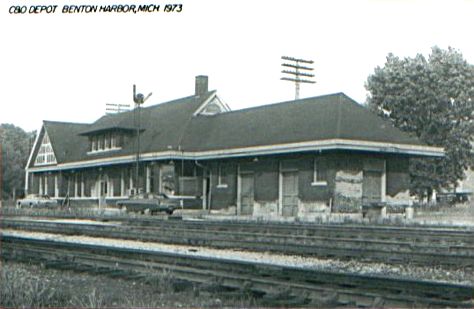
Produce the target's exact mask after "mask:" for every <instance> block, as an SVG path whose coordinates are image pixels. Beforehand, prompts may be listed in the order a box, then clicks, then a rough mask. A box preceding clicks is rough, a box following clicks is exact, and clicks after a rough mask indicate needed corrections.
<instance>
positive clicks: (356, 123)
mask: <svg viewBox="0 0 474 309" xmlns="http://www.w3.org/2000/svg"><path fill="white" fill-rule="evenodd" d="M327 139H350V140H359V141H372V142H385V143H399V144H411V145H421V144H422V143H421V142H420V141H419V140H418V139H416V138H414V137H411V136H409V135H408V134H406V133H404V132H401V131H400V130H399V129H397V128H395V127H394V126H393V125H392V124H391V123H390V122H389V121H387V120H384V119H382V118H380V117H379V116H377V115H375V114H374V113H372V112H371V111H370V110H369V109H367V108H366V107H364V106H362V105H360V104H358V103H356V102H355V101H354V100H352V99H350V98H349V97H347V96H346V95H345V94H343V93H336V94H330V95H325V96H319V97H313V98H307V99H301V100H297V101H289V102H283V103H277V104H271V105H263V106H259V107H255V108H248V109H243V110H237V111H233V112H227V113H223V114H218V115H214V116H207V117H195V118H193V120H192V122H191V123H190V125H189V127H188V128H187V130H186V134H185V138H184V140H183V150H185V151H205V150H217V149H229V148H236V147H251V146H262V145H275V144H284V143H299V142H308V141H319V140H327Z"/></svg>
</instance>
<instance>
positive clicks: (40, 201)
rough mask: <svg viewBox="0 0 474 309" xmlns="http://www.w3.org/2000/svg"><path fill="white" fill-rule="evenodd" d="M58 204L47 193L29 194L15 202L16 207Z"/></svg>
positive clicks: (52, 205) (56, 205)
mask: <svg viewBox="0 0 474 309" xmlns="http://www.w3.org/2000/svg"><path fill="white" fill-rule="evenodd" d="M58 206H59V204H58V202H57V201H56V200H53V199H51V198H50V197H49V196H48V195H40V194H29V195H27V196H26V197H25V198H24V199H21V200H18V201H17V202H16V207H17V208H22V207H30V208H33V207H46V208H51V207H58Z"/></svg>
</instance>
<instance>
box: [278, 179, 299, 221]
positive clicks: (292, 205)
mask: <svg viewBox="0 0 474 309" xmlns="http://www.w3.org/2000/svg"><path fill="white" fill-rule="evenodd" d="M282 181H283V183H282V184H283V186H282V199H283V201H282V215H283V216H284V217H294V216H296V215H297V214H298V172H283V174H282Z"/></svg>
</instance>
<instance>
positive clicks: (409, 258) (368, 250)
mask: <svg viewBox="0 0 474 309" xmlns="http://www.w3.org/2000/svg"><path fill="white" fill-rule="evenodd" d="M1 223H2V226H3V228H4V229H6V228H9V229H17V230H26V231H35V232H44V233H56V234H57V233H59V234H65V235H85V236H91V237H105V238H118V239H128V240H139V241H153V242H161V243H168V244H180V245H193V246H208V247H214V248H221V249H222V248H225V249H244V250H252V251H270V252H276V253H284V254H298V255H303V256H318V257H329V258H334V257H337V258H339V259H354V258H356V259H363V260H371V261H382V262H387V263H392V264H394V263H407V262H408V263H411V264H421V265H450V266H455V267H473V266H474V247H472V246H460V245H449V244H448V245H446V244H443V243H439V242H436V243H432V244H420V243H415V242H401V241H381V240H372V239H352V238H348V239H344V238H331V237H324V236H299V235H281V234H274V235H273V234H265V233H263V234H262V233H250V232H239V231H237V232H229V231H219V232H218V233H216V232H215V231H213V230H206V229H185V228H181V229H179V228H176V227H170V226H157V227H151V226H147V227H143V226H128V225H125V226H123V225H119V224H117V225H103V224H69V223H63V222H44V221H27V220H11V219H3V220H2V221H1Z"/></svg>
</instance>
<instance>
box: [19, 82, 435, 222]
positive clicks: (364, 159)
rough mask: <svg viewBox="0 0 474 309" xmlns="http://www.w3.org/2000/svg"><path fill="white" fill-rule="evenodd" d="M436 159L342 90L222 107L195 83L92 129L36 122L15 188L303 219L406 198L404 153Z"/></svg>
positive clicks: (84, 199)
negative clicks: (181, 93) (142, 196)
mask: <svg viewBox="0 0 474 309" xmlns="http://www.w3.org/2000/svg"><path fill="white" fill-rule="evenodd" d="M138 119H140V121H139V122H138ZM437 156H443V149H441V148H437V147H430V146H427V145H424V144H423V143H421V142H420V141H419V140H418V139H416V138H414V137H412V136H409V135H408V134H407V133H404V132H402V131H400V130H399V129H397V128H395V127H393V125H392V124H391V123H390V122H389V121H387V120H384V119H382V118H380V117H378V116H377V115H375V114H373V113H372V112H371V111H369V110H368V109H367V108H366V107H365V106H362V105H360V104H358V103H356V102H355V101H354V100H352V99H351V98H349V97H348V96H347V95H345V94H343V93H335V94H329V95H323V96H318V97H311V98H305V99H300V100H294V101H288V102H283V103H276V104H270V105H263V106H258V107H253V108H247V109H242V110H236V111H231V110H230V108H229V106H228V105H227V104H226V103H225V102H224V101H223V100H222V99H221V98H220V97H219V96H218V95H217V92H216V91H209V90H208V78H207V76H197V77H196V80H195V93H194V94H192V95H191V96H188V97H184V98H180V99H176V100H173V101H170V102H165V103H160V104H156V105H152V106H148V107H142V108H139V109H134V110H131V111H126V112H121V113H116V114H111V115H105V116H103V117H101V118H99V119H98V120H97V121H95V122H93V123H69V122H58V121H44V122H43V126H42V127H41V129H40V130H39V134H38V136H37V139H36V141H35V144H34V147H33V149H32V152H31V154H30V157H29V160H28V164H27V167H26V188H25V189H26V191H27V192H28V193H38V194H47V195H49V196H51V197H54V198H57V199H63V198H65V197H69V198H70V200H71V201H72V206H74V205H80V204H97V203H98V202H99V200H101V199H102V200H103V201H105V203H107V204H111V205H112V204H115V202H116V201H117V200H119V199H125V198H128V197H129V196H130V195H131V194H134V193H135V192H136V191H143V192H149V193H166V194H169V195H174V196H179V197H181V198H183V199H184V200H185V201H189V202H188V203H185V208H194V209H204V210H219V211H223V212H228V213H230V214H235V215H241V216H275V217H280V216H286V217H311V216H315V215H318V214H320V213H333V212H336V213H356V212H360V209H361V206H362V205H365V204H370V203H377V202H382V203H387V204H390V203H402V204H403V203H409V202H410V195H409V183H410V178H409V173H408V162H409V160H410V158H413V157H437ZM137 157H138V160H137ZM137 162H138V164H137ZM137 166H138V177H136V174H137V173H136V168H137Z"/></svg>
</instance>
